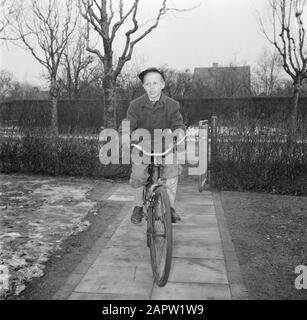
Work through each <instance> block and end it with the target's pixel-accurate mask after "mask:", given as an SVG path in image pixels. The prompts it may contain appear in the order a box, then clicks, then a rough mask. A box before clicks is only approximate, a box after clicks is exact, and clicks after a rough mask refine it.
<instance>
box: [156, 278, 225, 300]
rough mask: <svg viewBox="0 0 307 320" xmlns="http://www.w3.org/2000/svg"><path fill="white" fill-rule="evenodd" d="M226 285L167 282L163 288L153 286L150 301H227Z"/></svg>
mask: <svg viewBox="0 0 307 320" xmlns="http://www.w3.org/2000/svg"><path fill="white" fill-rule="evenodd" d="M230 298H231V296H230V290H229V286H228V285H227V284H208V283H206V284H203V283H179V282H168V283H167V284H166V286H165V287H163V288H161V287H158V286H156V285H155V286H154V288H153V292H152V296H151V299H152V300H176V299H178V300H229V299H230Z"/></svg>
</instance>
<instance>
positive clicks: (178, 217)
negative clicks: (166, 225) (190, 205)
mask: <svg viewBox="0 0 307 320" xmlns="http://www.w3.org/2000/svg"><path fill="white" fill-rule="evenodd" d="M171 215H172V223H176V222H177V221H180V220H181V218H180V215H179V214H178V213H176V211H175V209H174V208H173V207H171Z"/></svg>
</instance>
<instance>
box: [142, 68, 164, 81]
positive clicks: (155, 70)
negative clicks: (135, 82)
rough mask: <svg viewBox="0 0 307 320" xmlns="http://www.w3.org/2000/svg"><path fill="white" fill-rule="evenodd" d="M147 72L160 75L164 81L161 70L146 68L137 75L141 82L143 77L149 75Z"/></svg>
mask: <svg viewBox="0 0 307 320" xmlns="http://www.w3.org/2000/svg"><path fill="white" fill-rule="evenodd" d="M149 72H157V73H159V74H160V75H161V77H162V78H163V80H164V81H165V76H164V73H163V72H162V71H161V70H159V69H157V68H148V69H146V70H144V71H142V72H141V73H140V74H139V79H140V80H141V81H142V82H143V80H144V77H145V75H146V74H147V73H149Z"/></svg>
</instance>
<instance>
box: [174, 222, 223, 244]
mask: <svg viewBox="0 0 307 320" xmlns="http://www.w3.org/2000/svg"><path fill="white" fill-rule="evenodd" d="M173 234H174V236H175V237H182V238H187V239H189V238H191V237H192V238H194V239H199V238H206V239H208V240H210V238H212V239H215V240H217V239H218V240H220V233H219V230H218V228H215V227H213V226H203V227H199V226H197V227H196V226H185V225H182V224H180V223H176V224H174V225H173Z"/></svg>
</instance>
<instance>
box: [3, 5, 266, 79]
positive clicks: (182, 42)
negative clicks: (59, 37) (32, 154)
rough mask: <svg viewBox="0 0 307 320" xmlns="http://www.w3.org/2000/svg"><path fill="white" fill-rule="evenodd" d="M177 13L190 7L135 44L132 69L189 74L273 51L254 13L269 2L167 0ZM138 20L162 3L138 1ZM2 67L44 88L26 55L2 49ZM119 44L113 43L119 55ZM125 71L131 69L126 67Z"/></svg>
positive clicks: (11, 48) (6, 47) (262, 10)
mask: <svg viewBox="0 0 307 320" xmlns="http://www.w3.org/2000/svg"><path fill="white" fill-rule="evenodd" d="M168 1H169V4H170V5H171V6H173V7H177V8H187V7H194V6H195V5H197V4H199V6H198V7H196V8H195V9H193V10H191V11H188V12H174V13H169V14H167V15H164V16H163V17H162V20H161V23H160V25H159V27H158V28H157V29H155V30H154V31H153V32H152V33H151V34H150V35H149V36H147V37H146V38H145V39H143V40H142V41H141V42H139V43H138V44H137V45H136V47H135V50H134V61H133V62H132V63H130V66H135V65H137V66H138V67H139V68H146V67H149V66H158V67H160V66H162V65H165V64H167V65H168V66H169V67H171V68H175V69H178V70H184V69H186V68H189V69H190V70H191V71H193V70H194V68H195V67H208V66H211V65H212V63H214V62H217V63H219V64H220V65H227V64H228V63H230V62H231V61H236V62H237V64H238V65H242V64H247V65H251V66H253V65H255V63H256V62H257V60H258V58H259V56H260V55H261V53H262V51H263V49H264V48H268V49H271V48H272V46H271V45H270V43H269V42H268V41H267V39H266V38H265V37H264V35H263V33H262V32H261V30H260V26H259V23H258V19H257V14H258V13H260V14H265V12H266V9H265V8H266V3H267V1H268V0H168ZM141 2H142V3H143V7H141V8H140V9H142V11H141V12H140V16H139V17H140V20H142V21H146V20H148V19H150V18H153V17H154V13H155V12H157V11H156V10H157V6H158V4H159V3H160V2H161V0H141ZM0 45H1V47H0V68H1V69H6V70H9V71H11V72H13V74H14V76H15V77H16V79H17V80H19V81H26V82H29V83H31V84H34V85H40V84H41V83H42V80H41V74H42V72H43V67H42V66H40V65H39V63H38V62H36V60H35V59H34V57H32V56H31V54H29V53H28V52H27V51H25V50H22V49H21V48H18V47H16V46H13V45H10V44H4V43H3V42H2V43H1V44H0ZM122 45H123V43H122V39H121V38H119V40H118V41H117V42H116V43H115V52H116V53H119V52H120V48H121V47H122ZM128 67H129V66H128Z"/></svg>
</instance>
